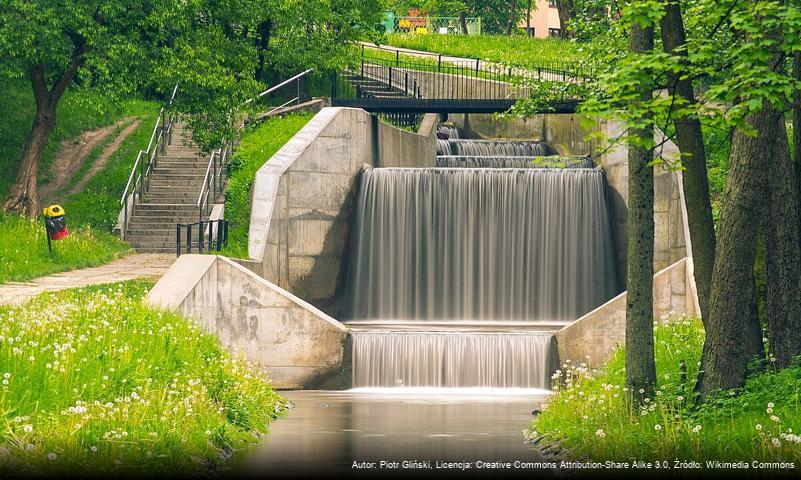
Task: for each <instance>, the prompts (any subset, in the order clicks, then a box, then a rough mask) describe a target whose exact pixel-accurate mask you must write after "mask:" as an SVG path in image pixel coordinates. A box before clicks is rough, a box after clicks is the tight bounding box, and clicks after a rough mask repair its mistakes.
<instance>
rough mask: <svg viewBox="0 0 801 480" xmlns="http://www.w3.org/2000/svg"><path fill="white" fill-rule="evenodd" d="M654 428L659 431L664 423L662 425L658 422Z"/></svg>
mask: <svg viewBox="0 0 801 480" xmlns="http://www.w3.org/2000/svg"><path fill="white" fill-rule="evenodd" d="M654 430H656V431H657V432H658V431H659V430H662V425H660V424H658V423H657V424H656V425H654Z"/></svg>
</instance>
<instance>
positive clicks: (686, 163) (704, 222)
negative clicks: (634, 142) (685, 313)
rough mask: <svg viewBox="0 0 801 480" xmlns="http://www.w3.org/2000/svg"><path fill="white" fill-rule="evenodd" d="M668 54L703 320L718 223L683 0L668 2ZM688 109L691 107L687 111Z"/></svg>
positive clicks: (664, 23) (665, 30) (665, 39)
mask: <svg viewBox="0 0 801 480" xmlns="http://www.w3.org/2000/svg"><path fill="white" fill-rule="evenodd" d="M660 25H661V33H662V46H663V48H664V50H665V53H668V54H670V55H673V56H675V58H674V59H673V60H674V61H676V67H677V68H676V69H675V70H671V71H669V72H668V93H669V94H670V95H671V96H672V97H673V98H674V99H675V100H676V102H675V104H676V111H674V113H673V124H674V127H675V129H676V143H677V144H678V147H679V151H680V152H681V165H682V167H683V168H684V172H683V175H682V183H683V186H684V196H685V203H686V206H687V217H688V222H689V230H690V243H691V244H692V253H693V264H694V267H695V269H694V276H695V285H696V287H697V290H698V303H699V306H700V307H701V318H702V319H703V320H705V319H706V318H707V317H708V315H709V289H710V286H711V283H712V268H713V266H714V261H715V224H714V221H713V219H712V203H711V201H710V197H709V179H708V175H707V171H706V152H705V151H704V136H703V133H702V131H701V121H700V119H699V118H698V115H697V114H695V107H694V104H695V103H696V99H695V91H694V88H693V84H692V79H691V78H690V77H689V75H688V73H689V72H687V71H686V63H687V57H688V51H687V48H688V47H687V38H686V34H685V31H684V20H683V19H682V15H681V6H680V4H679V1H678V0H676V1H670V0H668V1H666V2H665V15H664V16H663V17H662V20H661V22H660ZM684 107H689V108H687V109H685V108H684Z"/></svg>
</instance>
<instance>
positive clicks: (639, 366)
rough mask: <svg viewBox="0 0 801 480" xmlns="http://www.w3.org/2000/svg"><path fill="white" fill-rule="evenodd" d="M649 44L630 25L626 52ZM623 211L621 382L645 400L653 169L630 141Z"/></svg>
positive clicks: (642, 134) (649, 377)
mask: <svg viewBox="0 0 801 480" xmlns="http://www.w3.org/2000/svg"><path fill="white" fill-rule="evenodd" d="M653 46H654V29H653V27H649V28H645V29H643V28H642V27H640V26H638V25H636V24H635V25H632V27H631V39H630V43H629V50H630V51H631V52H633V53H635V54H636V53H644V52H646V51H649V50H652V49H653ZM637 89H638V94H639V95H640V96H641V97H642V98H643V100H646V101H647V100H649V99H650V98H651V95H652V93H651V90H652V86H651V85H649V84H647V83H644V84H641V85H639V86H638V87H637ZM630 135H632V136H634V137H637V138H638V139H639V140H640V142H642V141H646V142H647V141H649V140H652V139H653V138H654V131H653V128H645V129H632V130H631V131H630ZM628 149H629V152H628V161H629V179H628V194H629V211H628V276H627V285H628V294H627V303H626V384H627V385H628V387H629V388H630V389H632V392H633V394H634V395H635V398H638V399H639V398H642V397H641V396H639V394H638V391H639V390H643V392H644V395H645V396H651V395H652V394H653V391H654V388H655V386H656V367H655V365H654V330H653V328H654V326H653V322H654V313H653V276H654V171H653V168H652V167H651V166H650V165H649V162H650V161H651V160H652V159H653V150H652V149H650V148H644V147H642V146H639V144H638V142H634V143H632V142H630V144H629V147H628Z"/></svg>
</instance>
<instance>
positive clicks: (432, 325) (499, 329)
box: [345, 320, 571, 333]
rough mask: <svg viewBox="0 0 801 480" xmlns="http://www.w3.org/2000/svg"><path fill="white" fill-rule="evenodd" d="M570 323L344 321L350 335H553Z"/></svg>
mask: <svg viewBox="0 0 801 480" xmlns="http://www.w3.org/2000/svg"><path fill="white" fill-rule="evenodd" d="M570 323H571V322H567V321H541V322H516V321H496V322H486V321H429V320H421V321H410V320H403V321H387V320H353V321H349V322H345V325H347V326H348V328H350V331H351V332H352V333H360V332H419V333H426V332H432V333H438V332H447V333H543V332H555V331H557V330H560V329H562V328H563V327H565V326H566V325H568V324H570Z"/></svg>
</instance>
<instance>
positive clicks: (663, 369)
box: [531, 318, 801, 465]
mask: <svg viewBox="0 0 801 480" xmlns="http://www.w3.org/2000/svg"><path fill="white" fill-rule="evenodd" d="M655 336H656V342H655V350H656V368H657V376H658V384H659V394H658V395H656V396H655V397H654V398H651V399H648V401H647V402H646V403H645V404H644V408H641V407H638V406H636V405H632V404H631V403H629V402H627V401H625V400H624V399H625V397H626V394H625V393H624V391H623V385H624V382H625V367H624V365H625V357H624V355H625V353H624V351H623V350H619V351H618V352H616V354H615V355H614V357H613V359H612V360H611V361H610V362H609V363H608V365H607V366H606V368H605V370H604V371H603V372H601V373H599V374H596V375H594V376H592V375H590V377H592V378H588V377H587V375H586V374H584V373H581V370H582V368H581V366H573V367H571V366H570V365H563V366H562V370H561V371H560V372H561V375H560V378H559V380H560V381H561V382H562V385H563V387H562V388H561V391H558V392H557V393H555V394H554V396H553V397H552V398H551V400H550V402H549V405H548V406H547V408H546V409H545V411H544V412H543V413H542V414H541V415H540V416H539V417H537V419H536V420H535V421H534V422H532V425H531V428H532V429H533V430H535V431H536V432H538V434H547V438H549V439H551V440H558V441H560V442H561V443H562V444H563V445H564V446H565V447H567V449H568V450H569V451H570V453H571V458H575V459H578V458H590V459H593V460H607V459H608V460H615V461H627V460H634V459H640V460H643V459H647V460H649V461H653V460H657V459H668V460H672V459H674V458H678V459H682V460H697V461H703V460H735V461H736V460H745V461H748V462H751V461H752V460H765V461H781V460H784V461H791V462H795V463H796V465H798V463H799V462H800V461H801V437H795V435H796V434H798V433H801V366H796V367H793V368H790V369H786V370H784V371H782V372H779V373H775V372H771V371H770V369H768V371H767V372H764V373H756V374H753V375H752V376H751V378H750V379H749V381H748V383H747V385H746V387H745V389H744V390H743V391H742V392H741V394H740V395H739V396H732V395H721V396H719V397H716V398H712V399H711V400H709V401H708V402H707V403H706V404H705V405H703V406H702V407H700V408H699V407H695V406H694V405H693V404H692V402H688V399H689V398H690V397H691V393H692V391H693V387H694V386H695V381H694V379H695V376H696V374H697V365H698V363H697V362H698V361H699V360H700V355H701V347H702V345H703V328H702V326H701V323H700V321H699V320H697V319H692V320H688V319H681V318H680V319H676V320H675V321H674V322H673V323H671V324H670V325H669V326H665V327H659V328H657V329H656V333H655ZM682 361H684V362H686V364H687V378H688V379H689V381H688V382H687V385H684V386H683V385H682V376H681V372H680V369H679V364H680V362H682ZM568 379H572V381H568V382H567V385H565V382H566V380H568ZM792 432H795V433H792ZM788 435H789V436H788ZM774 439H775V440H774ZM774 441H775V442H777V444H778V446H774Z"/></svg>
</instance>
